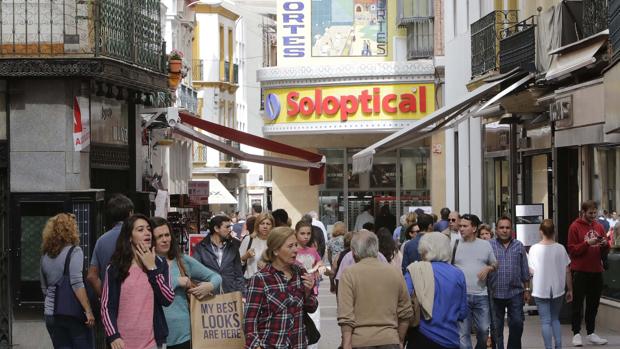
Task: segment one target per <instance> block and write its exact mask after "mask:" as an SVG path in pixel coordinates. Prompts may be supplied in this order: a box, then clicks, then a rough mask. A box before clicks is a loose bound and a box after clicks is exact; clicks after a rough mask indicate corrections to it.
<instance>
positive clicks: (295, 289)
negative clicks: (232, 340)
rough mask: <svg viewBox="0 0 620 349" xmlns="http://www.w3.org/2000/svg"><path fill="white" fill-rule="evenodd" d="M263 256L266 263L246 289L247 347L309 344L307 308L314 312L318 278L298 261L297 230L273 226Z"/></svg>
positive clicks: (292, 347) (264, 348)
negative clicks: (305, 321) (306, 323)
mask: <svg viewBox="0 0 620 349" xmlns="http://www.w3.org/2000/svg"><path fill="white" fill-rule="evenodd" d="M262 258H263V260H264V262H265V263H266V264H265V267H264V268H262V269H261V270H259V271H258V272H257V273H256V274H255V275H254V276H253V277H252V278H251V279H250V282H249V285H248V290H247V302H246V303H245V316H244V332H245V334H246V335H245V347H246V348H262V349H268V348H290V349H304V348H307V346H308V340H307V338H306V328H305V326H304V321H303V316H304V312H308V313H313V312H315V311H316V309H317V307H318V305H319V303H318V300H317V298H316V296H315V295H314V293H313V292H312V290H313V287H314V281H315V278H314V277H313V276H312V275H310V274H308V273H307V272H306V270H305V269H303V268H302V267H300V266H298V265H297V264H295V262H296V258H297V236H296V235H295V230H293V229H291V228H289V227H278V228H275V229H273V230H272V231H271V233H270V234H269V237H268V239H267V248H266V250H265V251H264V253H263V257H262ZM267 295H269V296H267ZM283 305H285V306H283ZM283 325H284V326H285V327H282V326H283Z"/></svg>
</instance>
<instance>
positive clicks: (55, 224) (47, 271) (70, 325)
mask: <svg viewBox="0 0 620 349" xmlns="http://www.w3.org/2000/svg"><path fill="white" fill-rule="evenodd" d="M79 243H80V239H79V236H78V228H77V222H76V220H75V216H74V215H72V214H68V213H60V214H58V215H56V216H54V217H52V218H50V219H49V220H48V221H47V224H45V228H44V229H43V243H42V245H41V252H42V253H41V254H42V257H41V290H42V291H43V294H44V295H45V310H44V315H45V325H46V327H47V331H48V332H49V334H50V337H51V339H52V344H53V345H54V348H80V349H82V348H85V349H89V348H92V338H91V329H90V328H91V327H93V325H94V324H95V317H94V316H93V312H92V309H91V307H90V303H89V301H88V297H87V295H86V289H85V288H84V279H83V266H84V253H83V252H82V249H81V248H80V247H79V246H78V245H79ZM73 246H75V248H73V251H72V253H71V261H70V264H69V277H70V279H71V287H72V289H73V292H74V293H75V295H76V297H77V299H78V300H79V302H80V304H81V305H82V308H84V314H85V318H86V322H83V321H81V320H79V319H77V318H73V317H70V316H62V315H54V299H55V291H56V287H55V286H56V284H58V283H59V282H60V279H61V278H62V276H63V272H64V267H65V259H66V257H67V254H68V253H69V250H71V247H73Z"/></svg>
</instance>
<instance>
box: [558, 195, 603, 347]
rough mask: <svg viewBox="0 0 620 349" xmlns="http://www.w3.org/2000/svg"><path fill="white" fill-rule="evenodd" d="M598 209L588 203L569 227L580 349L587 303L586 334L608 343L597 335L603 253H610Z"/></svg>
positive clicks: (576, 335)
mask: <svg viewBox="0 0 620 349" xmlns="http://www.w3.org/2000/svg"><path fill="white" fill-rule="evenodd" d="M597 210H598V206H597V204H596V202H594V201H592V200H588V201H586V202H584V203H583V204H581V217H580V218H577V219H575V221H574V222H573V223H572V224H571V225H570V227H569V228H568V252H569V254H570V258H571V264H570V268H571V270H572V272H573V292H574V296H573V306H572V313H573V316H572V318H573V334H574V337H573V345H574V346H576V347H580V346H582V345H583V342H582V340H581V334H579V332H580V331H581V319H582V318H583V300H584V298H585V300H586V314H585V320H586V331H587V332H588V337H587V339H588V341H589V342H590V343H592V344H597V345H603V344H607V340H606V339H603V338H600V337H599V336H597V335H596V333H594V325H595V323H596V313H597V311H598V305H599V301H600V299H601V292H602V291H603V263H602V261H601V254H602V253H605V252H607V251H606V250H607V249H609V245H608V244H607V240H606V239H605V231H604V229H603V226H602V225H601V224H600V223H598V222H597V221H596V213H597Z"/></svg>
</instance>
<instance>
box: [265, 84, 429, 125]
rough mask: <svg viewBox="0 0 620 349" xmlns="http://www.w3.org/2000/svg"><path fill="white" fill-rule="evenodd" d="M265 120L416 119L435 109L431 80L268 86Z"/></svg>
mask: <svg viewBox="0 0 620 349" xmlns="http://www.w3.org/2000/svg"><path fill="white" fill-rule="evenodd" d="M265 105H266V106H265V111H266V117H267V119H269V120H270V121H269V122H267V124H279V123H304V122H347V121H377V120H417V119H421V118H423V117H424V116H426V115H428V114H430V113H432V112H433V111H435V86H434V85H433V84H398V85H374V86H373V85H371V86H337V87H310V88H299V89H276V90H268V91H267V93H266V99H265Z"/></svg>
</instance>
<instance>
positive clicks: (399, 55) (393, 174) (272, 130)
mask: <svg viewBox="0 0 620 349" xmlns="http://www.w3.org/2000/svg"><path fill="white" fill-rule="evenodd" d="M442 9H443V7H442V2H441V1H398V2H397V1H384V0H376V1H344V2H343V1H338V2H336V1H330V0H312V1H309V0H304V1H278V2H277V19H276V22H277V37H278V46H277V52H278V57H277V66H276V67H271V68H264V69H261V70H259V72H258V79H259V81H260V84H261V88H262V90H263V95H264V103H263V105H264V118H265V125H264V127H263V132H264V134H265V136H267V137H269V138H270V139H274V140H277V141H280V142H283V143H286V144H290V145H294V146H297V147H301V148H304V149H308V150H311V151H315V152H319V153H321V154H323V155H324V156H325V159H326V163H327V164H326V173H325V182H324V183H323V184H322V185H317V186H308V185H307V178H306V175H305V174H304V173H303V172H301V171H296V170H289V169H283V168H275V167H274V168H272V169H271V180H272V183H273V188H272V200H273V202H272V207H273V209H276V208H284V209H285V210H287V211H288V213H289V215H290V216H291V217H292V219H293V220H294V221H295V220H297V219H299V218H300V217H301V215H303V214H304V213H306V212H309V211H317V212H318V213H319V215H320V218H321V220H322V221H323V222H324V223H325V224H326V225H330V224H333V223H334V222H336V221H343V222H347V224H348V226H349V229H352V227H353V225H354V224H355V219H356V216H357V215H358V214H360V213H361V212H362V211H363V207H364V206H366V205H370V206H372V207H373V208H374V210H375V212H376V213H378V212H379V209H380V207H382V206H385V205H387V206H388V207H389V209H390V211H391V213H392V214H394V215H396V216H398V215H400V214H402V213H404V212H407V211H409V210H410V209H415V208H416V207H431V206H433V208H434V206H437V207H439V208H440V207H441V205H443V202H444V195H445V193H444V190H443V187H444V183H443V177H442V174H443V166H444V160H443V156H444V154H443V136H441V135H440V136H437V137H433V138H432V139H427V140H424V141H421V142H417V143H414V144H406V145H404V146H403V147H402V148H401V149H398V150H395V151H393V152H386V153H384V154H379V155H378V157H377V158H376V160H375V162H374V164H373V167H372V170H371V171H369V172H364V173H359V174H358V173H353V172H354V169H353V167H352V155H353V154H355V153H356V152H357V151H358V150H360V149H362V148H365V147H366V146H368V145H370V144H372V143H374V142H375V141H377V140H379V139H381V138H383V137H385V136H386V135H388V134H390V133H393V132H395V131H396V130H399V129H401V128H402V127H405V126H407V125H412V124H415V123H416V122H417V120H419V119H420V118H422V117H424V116H425V115H427V114H430V113H432V112H433V111H434V110H435V108H438V107H439V106H441V105H442V99H443V87H442V85H443V67H442V58H441V56H443V42H442V40H437V39H436V38H437V37H443V35H441V33H442V30H443V19H442ZM435 210H436V211H438V208H435Z"/></svg>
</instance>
